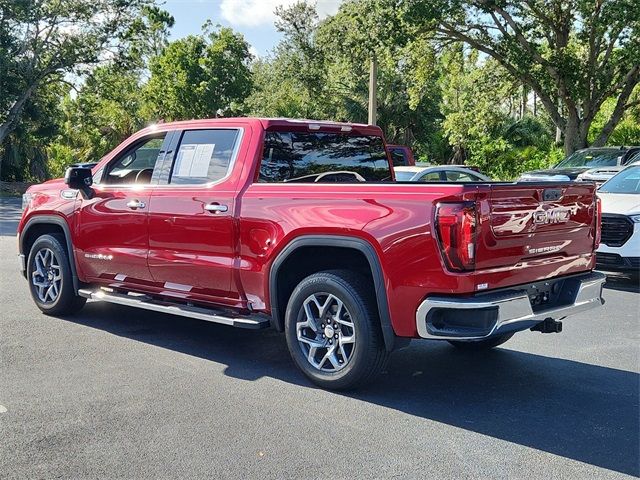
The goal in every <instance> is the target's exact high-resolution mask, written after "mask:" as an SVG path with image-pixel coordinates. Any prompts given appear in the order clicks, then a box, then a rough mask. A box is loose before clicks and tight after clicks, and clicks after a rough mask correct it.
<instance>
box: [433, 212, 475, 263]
mask: <svg viewBox="0 0 640 480" xmlns="http://www.w3.org/2000/svg"><path fill="white" fill-rule="evenodd" d="M476 226H477V220H476V205H475V203H474V202H460V203H439V204H438V205H437V206H436V231H437V235H438V242H439V243H440V249H441V250H442V255H443V257H444V261H445V263H446V264H447V267H448V268H449V269H450V270H452V271H456V272H461V271H468V270H473V269H474V268H475V264H476V257H475V253H476V252H475V250H476Z"/></svg>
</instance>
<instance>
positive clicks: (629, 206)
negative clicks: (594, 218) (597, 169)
mask: <svg viewBox="0 0 640 480" xmlns="http://www.w3.org/2000/svg"><path fill="white" fill-rule="evenodd" d="M598 197H600V200H601V201H602V213H617V214H619V215H633V214H637V213H640V194H638V193H603V192H598Z"/></svg>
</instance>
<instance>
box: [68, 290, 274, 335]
mask: <svg viewBox="0 0 640 480" xmlns="http://www.w3.org/2000/svg"><path fill="white" fill-rule="evenodd" d="M78 295H80V296H81V297H84V298H88V299H89V300H96V301H100V302H109V303H117V304H118V305H126V306H128V307H135V308H142V309H144V310H152V311H154V312H160V313H168V314H171V315H180V316H181V317H189V318H195V319H198V320H204V321H207V322H213V323H221V324H223V325H229V326H231V327H239V328H250V329H260V328H267V327H269V326H270V324H271V322H270V318H269V317H268V316H267V315H264V314H253V315H249V316H242V315H238V316H230V315H229V313H228V312H224V311H222V310H214V309H209V308H202V307H196V306H193V305H184V304H180V303H170V302H165V301H162V300H155V299H153V298H152V297H150V296H149V295H145V294H141V293H134V292H131V293H128V294H127V293H116V292H110V291H106V290H103V289H100V290H95V291H92V290H89V289H86V288H81V289H80V290H78Z"/></svg>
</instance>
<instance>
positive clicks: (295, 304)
mask: <svg viewBox="0 0 640 480" xmlns="http://www.w3.org/2000/svg"><path fill="white" fill-rule="evenodd" d="M285 334H286V337H287V345H288V347H289V352H290V353H291V356H292V358H293V360H294V362H295V363H296V365H297V366H298V368H300V370H302V372H303V373H304V374H305V375H306V376H307V377H308V378H309V379H310V380H311V381H312V382H313V383H315V384H316V385H319V386H320V387H323V388H327V389H332V390H346V389H352V388H356V387H358V386H361V385H364V384H365V383H367V382H369V381H370V380H371V379H372V378H373V377H374V376H376V375H377V374H378V373H379V372H380V370H381V369H382V368H383V367H384V365H385V364H386V361H387V359H388V352H387V350H386V348H385V345H384V340H383V337H382V331H381V329H380V320H379V317H378V312H377V308H376V302H375V297H374V295H373V293H372V291H371V288H370V284H369V282H368V281H367V279H366V278H364V277H363V276H360V275H357V274H354V273H353V272H350V271H347V270H333V271H325V272H319V273H315V274H313V275H310V276H308V277H306V278H305V279H303V280H302V281H301V282H300V283H299V284H298V286H297V287H296V288H295V290H294V291H293V293H292V294H291V297H290V299H289V304H288V305H287V310H286V313H285Z"/></svg>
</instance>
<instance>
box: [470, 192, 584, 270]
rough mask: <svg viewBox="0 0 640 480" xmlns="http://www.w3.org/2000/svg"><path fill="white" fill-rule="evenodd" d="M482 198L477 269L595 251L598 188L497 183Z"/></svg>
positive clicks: (514, 264)
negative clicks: (596, 195) (596, 192)
mask: <svg viewBox="0 0 640 480" xmlns="http://www.w3.org/2000/svg"><path fill="white" fill-rule="evenodd" d="M482 197H484V199H483V200H481V203H482V204H483V205H482V206H481V208H482V216H481V221H480V232H479V233H480V238H479V239H478V240H479V241H478V245H477V254H476V268H477V269H479V270H481V269H486V268H495V267H505V266H518V265H521V264H523V263H526V264H531V263H532V262H533V263H536V261H537V260H539V261H540V262H544V259H545V258H547V259H550V258H558V257H570V256H579V255H590V254H592V253H593V249H594V235H595V215H596V204H595V201H596V200H595V186H594V185H593V184H579V183H551V182H547V183H544V184H530V183H517V184H493V185H490V186H489V192H488V193H485V194H484V195H482ZM561 273H565V274H566V273H571V272H561ZM559 274H560V273H559Z"/></svg>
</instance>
